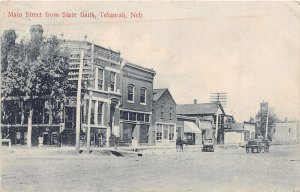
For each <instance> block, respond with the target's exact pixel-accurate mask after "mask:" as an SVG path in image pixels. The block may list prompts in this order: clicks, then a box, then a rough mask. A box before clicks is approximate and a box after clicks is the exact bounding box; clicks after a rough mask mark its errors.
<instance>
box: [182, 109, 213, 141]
mask: <svg viewBox="0 0 300 192" xmlns="http://www.w3.org/2000/svg"><path fill="white" fill-rule="evenodd" d="M176 117H177V133H178V137H180V138H181V139H183V140H184V141H186V142H187V144H189V145H195V144H196V145H197V144H201V143H202V134H206V131H207V130H209V129H210V130H211V131H212V127H211V126H209V124H210V125H211V121H209V120H203V121H201V120H199V118H197V117H188V116H183V115H176ZM205 121H206V122H205ZM206 123H208V124H206ZM200 124H201V127H202V129H201V128H200ZM208 132H209V131H207V133H208Z"/></svg>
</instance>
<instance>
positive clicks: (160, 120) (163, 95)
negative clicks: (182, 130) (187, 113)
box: [150, 89, 177, 145]
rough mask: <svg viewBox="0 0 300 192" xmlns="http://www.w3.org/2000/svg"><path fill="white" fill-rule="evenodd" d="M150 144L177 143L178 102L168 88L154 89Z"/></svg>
mask: <svg viewBox="0 0 300 192" xmlns="http://www.w3.org/2000/svg"><path fill="white" fill-rule="evenodd" d="M150 133H151V134H150V136H151V139H150V140H151V142H150V145H154V144H155V145H175V144H176V138H177V134H176V102H175V100H174V99H173V97H172V95H171V93H170V91H169V90H168V89H154V90H153V113H152V120H151V130H150Z"/></svg>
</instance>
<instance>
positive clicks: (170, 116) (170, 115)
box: [169, 107, 173, 119]
mask: <svg viewBox="0 0 300 192" xmlns="http://www.w3.org/2000/svg"><path fill="white" fill-rule="evenodd" d="M172 110H173V108H172V107H170V113H169V119H172Z"/></svg>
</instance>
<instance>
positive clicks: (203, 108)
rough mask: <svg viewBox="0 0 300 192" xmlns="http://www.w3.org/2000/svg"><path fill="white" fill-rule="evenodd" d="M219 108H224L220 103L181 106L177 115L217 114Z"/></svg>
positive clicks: (177, 110) (177, 109) (177, 108)
mask: <svg viewBox="0 0 300 192" xmlns="http://www.w3.org/2000/svg"><path fill="white" fill-rule="evenodd" d="M218 106H220V107H221V110H222V112H223V113H224V114H225V112H224V110H223V108H222V106H221V105H219V104H218V103H199V104H179V105H177V107H176V114H178V115H192V114H193V115H195V114H215V113H216V112H217V109H218Z"/></svg>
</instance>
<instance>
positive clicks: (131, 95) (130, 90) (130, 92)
mask: <svg viewBox="0 0 300 192" xmlns="http://www.w3.org/2000/svg"><path fill="white" fill-rule="evenodd" d="M127 100H128V101H130V102H134V86H133V85H128V99H127Z"/></svg>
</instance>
